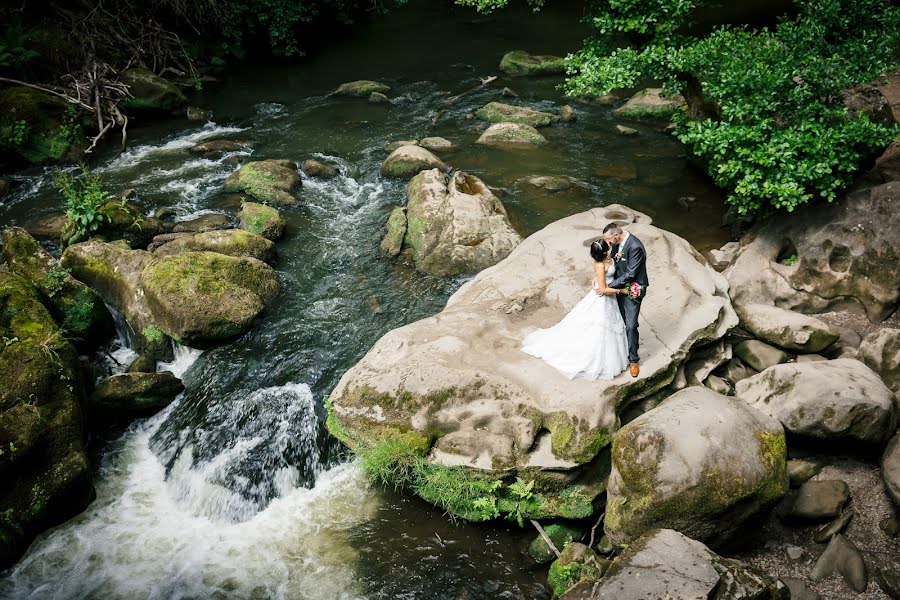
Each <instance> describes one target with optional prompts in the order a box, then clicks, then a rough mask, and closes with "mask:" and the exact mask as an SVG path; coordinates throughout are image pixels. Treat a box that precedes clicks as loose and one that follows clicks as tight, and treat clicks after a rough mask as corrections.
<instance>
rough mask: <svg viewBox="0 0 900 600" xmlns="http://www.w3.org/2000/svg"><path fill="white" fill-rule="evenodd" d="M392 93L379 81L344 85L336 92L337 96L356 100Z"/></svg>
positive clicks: (360, 81) (364, 81)
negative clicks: (350, 97) (375, 94)
mask: <svg viewBox="0 0 900 600" xmlns="http://www.w3.org/2000/svg"><path fill="white" fill-rule="evenodd" d="M389 91H391V88H390V86H388V85H385V84H383V83H379V82H377V81H369V80H367V79H361V80H359V81H350V82H348V83H342V84H341V85H340V86H338V88H337V89H336V90H334V92H332V93H333V94H334V95H335V96H353V97H354V98H368V97H369V96H371V95H372V94H374V93H378V94H386V93H387V92H389Z"/></svg>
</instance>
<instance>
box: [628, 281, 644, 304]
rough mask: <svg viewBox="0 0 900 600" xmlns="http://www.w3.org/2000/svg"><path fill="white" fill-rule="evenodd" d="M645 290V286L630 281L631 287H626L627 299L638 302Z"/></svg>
mask: <svg viewBox="0 0 900 600" xmlns="http://www.w3.org/2000/svg"><path fill="white" fill-rule="evenodd" d="M646 290H647V286H646V285H641V284H639V283H638V282H637V281H632V282H631V285H629V286H628V297H629V298H631V299H632V300H634V301H635V302H640V301H641V298H642V297H643V295H644V292H645V291H646Z"/></svg>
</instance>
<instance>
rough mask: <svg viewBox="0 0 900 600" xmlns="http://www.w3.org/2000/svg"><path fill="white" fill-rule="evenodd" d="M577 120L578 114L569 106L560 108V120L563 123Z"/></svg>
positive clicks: (565, 105)
mask: <svg viewBox="0 0 900 600" xmlns="http://www.w3.org/2000/svg"><path fill="white" fill-rule="evenodd" d="M577 118H578V114H577V113H576V112H575V109H574V108H572V107H571V106H569V105H568V104H564V105H563V106H560V107H559V120H560V121H562V122H563V123H571V122H572V121H574V120H575V119H577Z"/></svg>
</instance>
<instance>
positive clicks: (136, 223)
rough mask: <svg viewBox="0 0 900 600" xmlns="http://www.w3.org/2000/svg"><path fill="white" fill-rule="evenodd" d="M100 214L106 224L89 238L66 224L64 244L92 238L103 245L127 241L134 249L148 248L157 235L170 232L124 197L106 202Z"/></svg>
mask: <svg viewBox="0 0 900 600" xmlns="http://www.w3.org/2000/svg"><path fill="white" fill-rule="evenodd" d="M98 212H99V213H100V214H101V215H102V216H103V221H102V222H101V223H100V226H99V227H98V228H97V230H96V231H94V232H93V233H92V234H91V235H90V236H79V235H78V233H77V231H76V230H75V227H74V226H73V224H72V223H71V222H69V221H67V222H66V224H65V226H64V227H63V230H62V236H61V239H60V241H61V243H62V245H63V246H67V245H69V244H76V243H78V242H82V241H84V240H85V239H87V238H88V237H90V238H96V239H98V240H101V241H104V242H112V241H116V240H125V241H126V242H128V245H129V246H131V247H132V248H145V247H146V246H147V244H149V243H150V242H151V240H153V238H154V236H157V235H159V234H160V233H162V232H164V231H166V229H167V228H166V225H165V224H164V223H163V222H162V221H161V220H159V219H157V218H155V217H151V216H149V215H147V214H146V212H145V211H144V209H143V208H141V207H140V206H139V205H137V204H135V203H134V202H129V201H128V200H127V198H126V197H124V196H123V197H120V198H111V199H109V200H107V201H106V202H105V203H103V204H102V205H101V206H100V208H99V209H98Z"/></svg>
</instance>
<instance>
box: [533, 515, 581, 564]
mask: <svg viewBox="0 0 900 600" xmlns="http://www.w3.org/2000/svg"><path fill="white" fill-rule="evenodd" d="M528 520H529V521H531V524H532V525H534V528H535V529H537V532H538V533H539V534H540V536H541V539H543V540H544V543H545V544H547V547H548V548H550V549H551V550H553V554H555V555H556V558H559V549H557V547H556V545H555V544H554V543H553V540H551V539H550V537H549V536H548V535H547V532H546V531H544V528H543V527H541V524H540V523H538V522H537V521H535V520H534V519H528ZM593 537H594V534H593V532H591V539H593Z"/></svg>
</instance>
